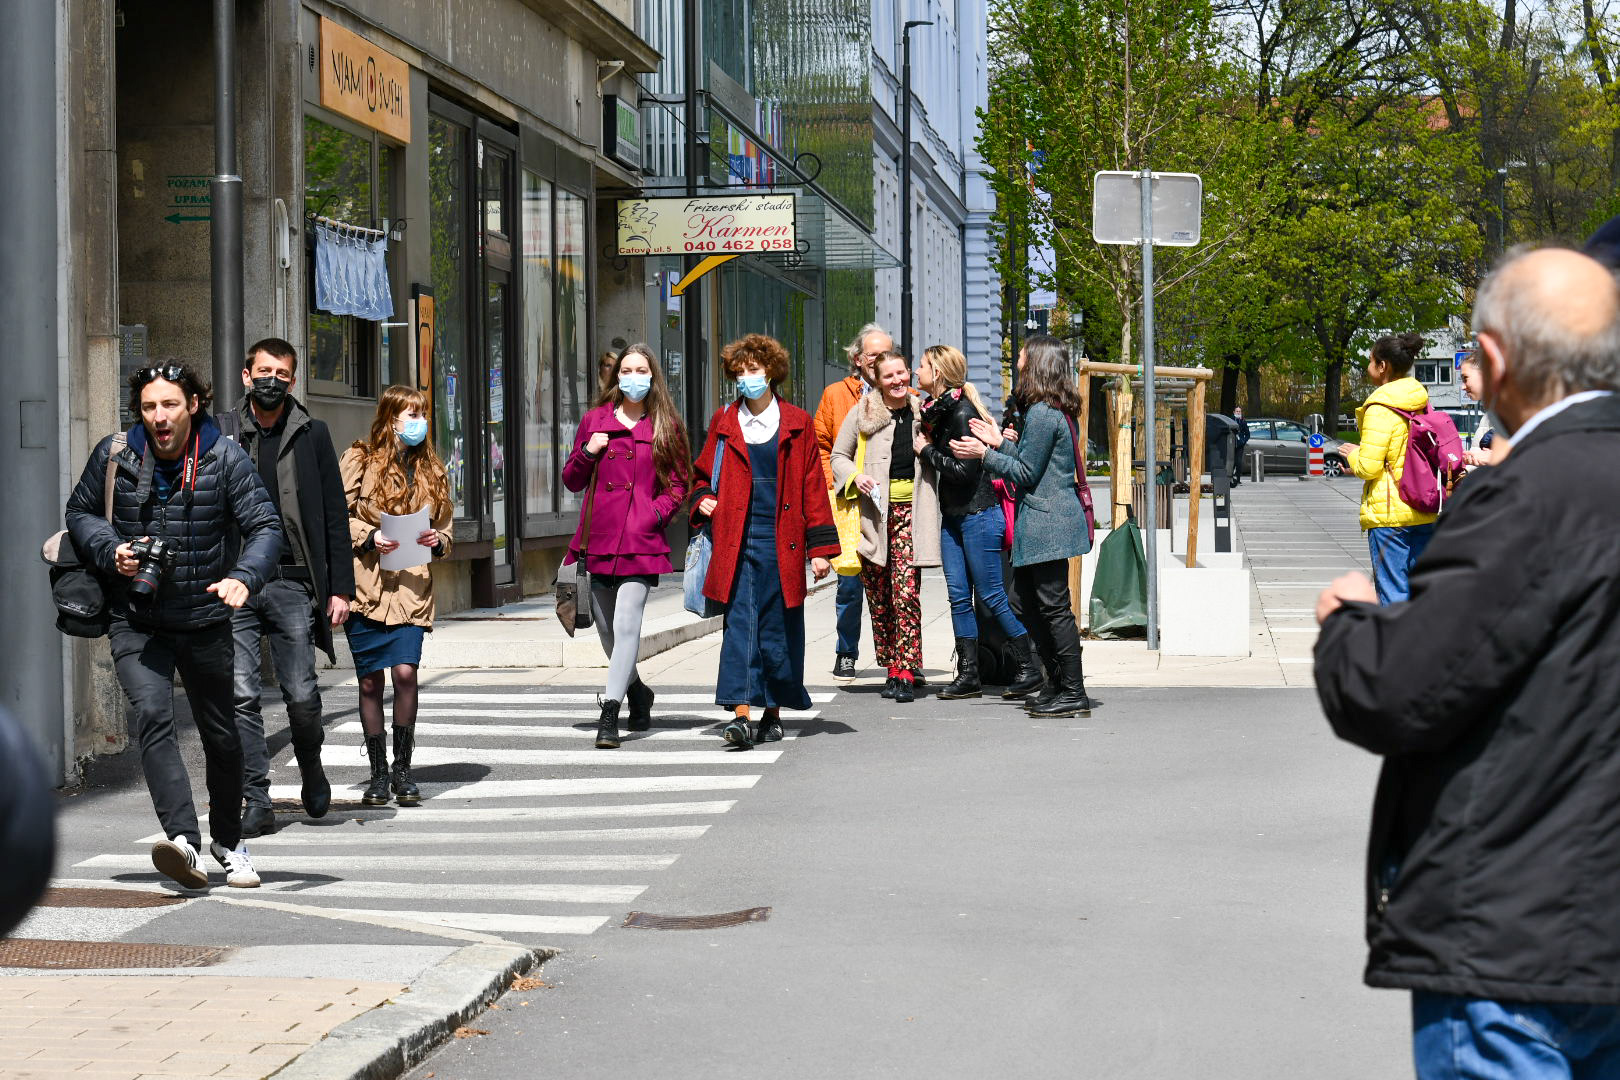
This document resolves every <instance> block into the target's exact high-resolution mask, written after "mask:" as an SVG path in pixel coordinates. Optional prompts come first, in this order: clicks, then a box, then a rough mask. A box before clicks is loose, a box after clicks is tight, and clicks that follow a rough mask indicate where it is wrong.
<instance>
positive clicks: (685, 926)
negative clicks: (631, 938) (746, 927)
mask: <svg viewBox="0 0 1620 1080" xmlns="http://www.w3.org/2000/svg"><path fill="white" fill-rule="evenodd" d="M770 917H771V909H770V908H768V907H751V908H744V909H743V910H741V911H726V912H722V913H721V914H719V915H654V914H652V913H651V912H648V911H632V912H631V913H630V915H629V917H628V918H626V919H625V920H624V923H623V924H622V925H623V926H633V927H636V928H638V929H641V930H717V929H719V928H720V927H722V926H741V925H742V924H743V923H751V922H764V921H765V920H766V919H768V918H770Z"/></svg>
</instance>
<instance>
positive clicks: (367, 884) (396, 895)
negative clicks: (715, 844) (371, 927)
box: [98, 881, 647, 904]
mask: <svg viewBox="0 0 1620 1080" xmlns="http://www.w3.org/2000/svg"><path fill="white" fill-rule="evenodd" d="M98 884H99V883H98ZM260 890H261V891H263V892H273V893H277V894H279V895H280V896H281V897H282V898H283V899H293V898H299V899H302V898H306V897H307V898H309V899H312V900H320V899H322V898H324V897H333V898H335V899H339V900H347V899H361V900H376V899H378V898H379V897H387V898H389V899H390V900H399V901H401V902H420V901H423V900H465V899H467V897H468V894H469V892H473V891H476V893H477V897H478V901H479V902H480V903H485V902H488V901H491V900H518V901H524V902H528V903H536V904H630V903H634V902H635V899H636V897H638V896H640V895H641V894H642V893H644V892H646V891H647V886H645V885H485V884H480V885H478V887H477V889H476V890H472V889H469V887H468V886H466V885H451V884H446V883H440V882H427V883H423V882H416V881H328V882H308V881H274V882H272V881H267V882H265V883H264V884H263V885H262V886H260Z"/></svg>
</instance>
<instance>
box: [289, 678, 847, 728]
mask: <svg viewBox="0 0 1620 1080" xmlns="http://www.w3.org/2000/svg"><path fill="white" fill-rule="evenodd" d="M358 693H359V688H358V687H356V686H354V685H353V684H352V683H346V684H344V685H343V686H341V687H338V686H328V687H322V688H321V696H322V697H323V698H324V697H327V696H338V695H344V696H351V695H357V694H358ZM600 696H601V695H599V694H557V693H548V692H546V691H544V690H531V691H529V692H527V693H521V694H511V693H489V692H487V691H486V692H484V693H469V692H467V691H456V690H439V689H435V688H434V687H431V686H428V687H423V688H422V691H421V700H422V704H423V705H424V706H427V705H434V704H439V705H540V706H545V705H589V706H591V707H592V708H595V707H596V705H597V702H598V699H599V698H600ZM837 696H838V695H837V694H835V693H813V694H811V695H810V700H811V701H812V702H814V703H817V704H822V705H825V704H826V703H827V702H829V701H831V700H832V699H833V698H835V697H837ZM658 705H702V706H704V707H705V710H713V711H714V712H717V713H722V714H723V713H724V712H725V711H726V710H725V709H723V708H722V707H721V706H719V705H716V704H715V703H714V695H713V694H674V693H663V694H659V695H658V699H657V702H655V708H656V707H657V706H658ZM798 711H799V710H795V709H783V710H782V718H783V719H784V720H789V719H792V718H793V716H794V715H795V713H797V712H798Z"/></svg>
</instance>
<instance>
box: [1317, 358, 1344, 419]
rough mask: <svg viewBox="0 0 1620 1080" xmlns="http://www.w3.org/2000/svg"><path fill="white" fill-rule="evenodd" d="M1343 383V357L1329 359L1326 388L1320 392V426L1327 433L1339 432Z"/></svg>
mask: <svg viewBox="0 0 1620 1080" xmlns="http://www.w3.org/2000/svg"><path fill="white" fill-rule="evenodd" d="M1343 384H1344V357H1342V356H1341V357H1339V358H1338V359H1337V360H1332V361H1329V363H1328V365H1327V388H1326V390H1325V391H1324V393H1323V394H1322V417H1323V419H1322V427H1323V429H1324V431H1325V432H1326V433H1327V434H1328V435H1337V434H1338V433H1339V408H1340V406H1341V404H1342V399H1343V396H1344V395H1343V392H1342V387H1343Z"/></svg>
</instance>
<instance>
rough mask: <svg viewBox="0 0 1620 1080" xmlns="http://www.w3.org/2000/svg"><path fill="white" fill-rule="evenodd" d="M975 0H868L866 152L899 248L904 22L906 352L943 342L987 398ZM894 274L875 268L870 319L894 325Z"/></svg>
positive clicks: (986, 197)
mask: <svg viewBox="0 0 1620 1080" xmlns="http://www.w3.org/2000/svg"><path fill="white" fill-rule="evenodd" d="M988 19H989V10H988V6H987V4H986V3H985V0H872V51H871V64H872V96H873V103H874V119H875V123H874V130H875V136H876V138H875V141H874V144H873V159H874V173H875V181H876V185H875V202H876V215H877V234H878V238H879V240H880V241H881V242H882V243H883V244H885V245H886V246H887V247H888V248H889V249H890V250H893V251H896V252H899V251H900V250H901V219H900V214H901V203H902V195H901V191H900V187H901V156H900V155H901V144H902V131H903V119H902V108H903V102H904V100H905V98H904V89H903V87H902V85H901V84H902V82H903V80H904V71H903V62H902V60H903V41H902V33H903V27H904V25H905V24H906V23H907V22H909V21H912V20H923V21H927V22H928V23H930V24H931V25H926V26H917V27H914V28H913V29H912V31H911V64H912V74H911V102H912V104H911V107H912V118H911V141H912V147H911V155H912V157H911V177H912V180H911V206H910V214H911V262H912V267H913V272H912V297H913V301H912V325H911V326H910V327H909V328H908V329H909V332H908V333H902V334H899V335H897V336H898V337H900V338H902V339H904V340H909V341H910V342H911V343H912V351H913V352H921V351H922V349H924V348H926V347H927V346H929V345H935V344H950V345H956V346H957V347H959V348H960V349H961V350H962V352H963V353H964V354H965V355H966V356H967V360H968V373H969V378H970V379H972V380H973V382H974V383H975V384H976V385H977V386H978V387H979V389H980V390H981V391H982V392H983V393H984V395H985V398H986V400H987V401H991V402H994V401H996V400H999V397H1000V394H1001V383H1002V379H1001V364H1002V355H1001V354H1002V342H1001V283H1000V281H999V279H998V278H997V276H996V274H995V270H994V267H993V266H992V263H991V260H992V257H993V250H992V244H991V238H990V215H991V212H992V211H993V210H994V209H995V197H994V195H993V194H992V192H991V190H990V184H989V181H988V179H987V176H986V172H987V170H986V166H985V163H984V159H983V158H982V157H981V156H980V155H979V151H978V146H977V141H978V137H979V110H980V109H982V108H984V107H985V106H986V105H987V104H988V101H989V81H988V80H989V76H988V69H987V66H986V64H987V61H986V49H987V42H986V35H987V24H988ZM900 291H901V275H900V271H899V270H886V271H882V272H880V273H879V274H878V275H877V318H878V321H879V322H881V323H883V324H884V325H886V326H895V327H898V326H899V324H900V314H901V301H900Z"/></svg>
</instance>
